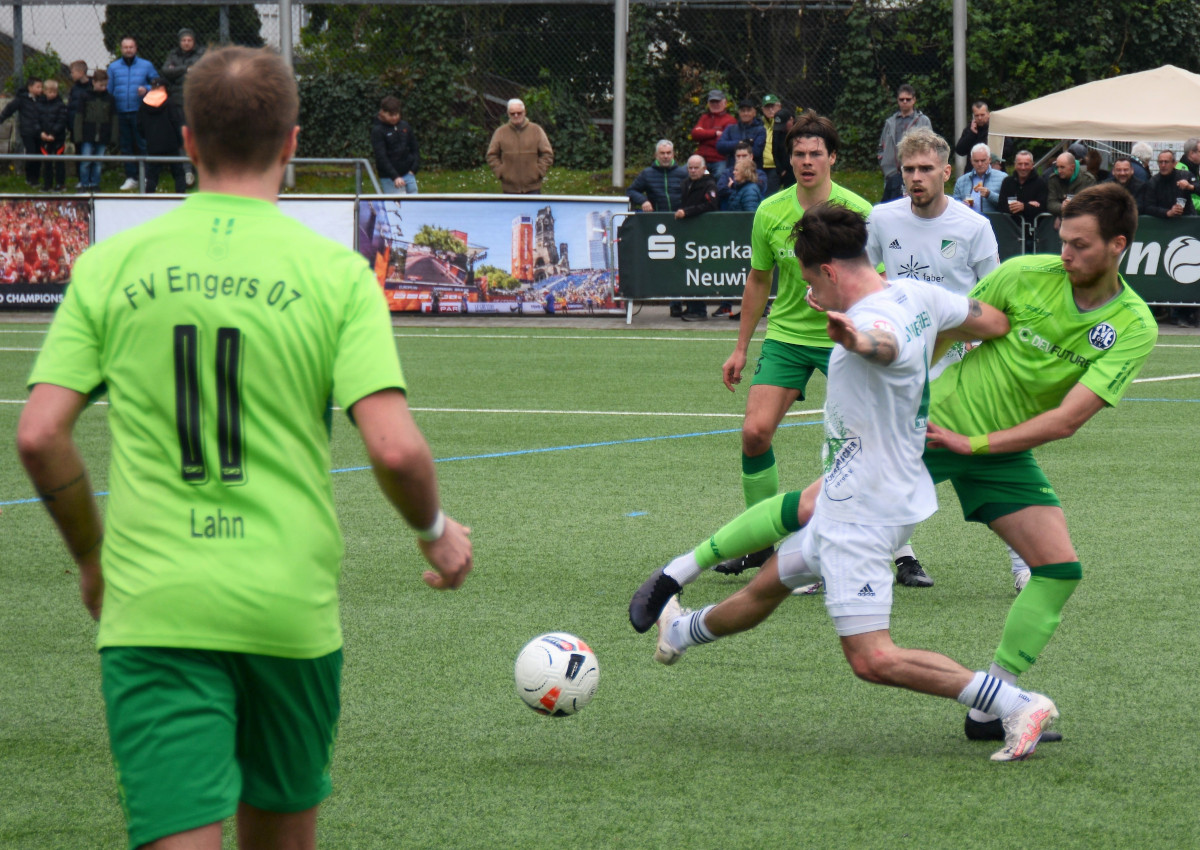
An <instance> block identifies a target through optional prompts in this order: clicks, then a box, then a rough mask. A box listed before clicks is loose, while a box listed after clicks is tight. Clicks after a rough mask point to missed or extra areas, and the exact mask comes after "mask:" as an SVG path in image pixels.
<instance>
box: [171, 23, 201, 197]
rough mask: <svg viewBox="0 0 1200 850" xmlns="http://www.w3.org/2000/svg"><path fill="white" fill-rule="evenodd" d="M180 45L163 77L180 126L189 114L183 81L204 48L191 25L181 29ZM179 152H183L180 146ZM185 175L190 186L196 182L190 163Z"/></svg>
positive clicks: (173, 52)
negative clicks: (200, 45) (185, 106)
mask: <svg viewBox="0 0 1200 850" xmlns="http://www.w3.org/2000/svg"><path fill="white" fill-rule="evenodd" d="M178 38H179V46H178V47H177V48H175V49H174V50H172V51H171V52H170V53H168V54H167V59H166V61H165V62H163V67H162V79H163V80H164V81H165V82H166V84H167V106H168V107H169V108H170V109H171V110H172V111H174V112H175V121H176V123H178V124H179V126H180V127H182V126H184V125H185V124H187V116H186V115H184V112H183V82H184V80H185V79H186V77H187V72H188V69H189V68H191V67H192V66H193V65H195V64H196V63H197V62H199V61H200V57H201V56H203V55H204V48H203V47H197V46H196V33H195V31H193V30H192V28H191V27H184V28H183V29H181V30H180V31H179V34H178ZM179 153H181V154H182V153H183V149H182V148H180V150H179ZM183 171H184V175H185V176H186V178H187V184H188V185H189V186H191V185H192V183H193V182H195V179H196V175H195V172H193V171H192V167H191V165H190V164H188V163H185V164H184V166H183Z"/></svg>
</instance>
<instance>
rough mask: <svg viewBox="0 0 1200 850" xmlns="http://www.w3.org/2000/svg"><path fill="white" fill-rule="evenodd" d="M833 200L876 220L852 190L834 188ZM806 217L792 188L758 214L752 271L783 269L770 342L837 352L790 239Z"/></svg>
mask: <svg viewBox="0 0 1200 850" xmlns="http://www.w3.org/2000/svg"><path fill="white" fill-rule="evenodd" d="M829 200H831V201H836V202H838V203H841V204H845V205H846V206H848V207H849V208H850V209H852V210H854V211H855V212H858V213H861V214H862V215H863V217H864V218H865V217H866V216H868V215H870V214H871V205H870V204H869V203H867V202H866V201H865V200H863V199H862V198H860V197H859V196H858V195H856V194H854V193H853V192H851V191H850V190H849V189H843V188H842V187H841V186H839V185H838V184H836V183H834V184H833V188H832V189H831V190H830V192H829ZM802 215H804V210H803V209H801V207H800V202H799V201H798V200H797V199H796V187H795V186H788V187H787V188H786V189H781V190H780V191H778V192H776V193H775V194H774V195H772V196H771V197H769V198H767V199H766V200H765V201H763V202H762V203H761V204H759V207H758V209H757V210H756V211H755V213H754V229H753V231H752V232H751V237H750V267H751V268H754V269H757V270H758V271H760V272H769V271H770V270H771V269H773V268H775V266H779V290H778V293H777V294H776V296H775V303H774V305H772V307H771V315H770V317H769V318H768V319H767V336H766V338H767V339H777V340H779V341H780V342H790V343H792V344H794V345H812V346H816V347H818V348H832V347H833V341H832V340H830V338H829V334H828V333H827V332H826V330H825V327H826V324H827V323H826V321H825V317H824V316H823V315H821V314H820V313H818V312H817V311H816V310H814V309H813V308H812V307H809V306H808V302H807V301H805V300H804V293H805V292H806V291H807V290H808V284H807V283H805V282H804V276H803V275H802V274H801V272H800V261H799V260H797V259H796V254H795V252H794V251H793V250H792V244H791V242H790V241H789V239H788V237H789V236H790V235H791V233H792V227H793V226H795V224H796V222H797V221H799V220H800V216H802Z"/></svg>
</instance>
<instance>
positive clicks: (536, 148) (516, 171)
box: [487, 98, 554, 195]
mask: <svg viewBox="0 0 1200 850" xmlns="http://www.w3.org/2000/svg"><path fill="white" fill-rule="evenodd" d="M487 164H488V165H489V166H491V169H492V173H493V174H495V175H496V177H497V179H499V181H500V186H501V187H502V189H503V191H504V194H506V195H540V194H542V181H543V180H545V179H546V174H547V173H548V172H549V171H550V166H552V165H553V164H554V149H553V148H552V147H550V140H549V139H548V138H547V137H546V131H545V130H543V129H542V128H541V127H540V126H538V125H537V124H535V123H533V122H532V121H530V120H529V117H528V116H527V115H526V114H525V104H524V103H523V102H522V101H520V100H518V99H516V98H513V99H512V100H510V101H509V102H508V123H507V124H501V125H500V126H499V127H497V128H496V132H495V133H493V134H492V141H491V144H489V145H488V150H487Z"/></svg>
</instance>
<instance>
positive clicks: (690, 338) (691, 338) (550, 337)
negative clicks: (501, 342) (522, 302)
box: [392, 332, 736, 343]
mask: <svg viewBox="0 0 1200 850" xmlns="http://www.w3.org/2000/svg"><path fill="white" fill-rule="evenodd" d="M392 336H394V337H395V338H396V339H521V340H526V339H533V340H539V341H546V342H553V341H555V340H560V339H570V340H588V341H591V340H603V341H605V342H608V341H609V340H614V341H618V342H621V341H624V342H629V341H633V342H644V341H647V340H653V341H662V342H724V343H729V342H731V341H736V337H732V336H696V335H693V334H691V333H688V334H686V335H683V334H681V335H679V336H604V335H603V334H602V332H599V333H597V334H595V335H587V336H572V335H569V334H545V335H535V334H437V333H417V334H392Z"/></svg>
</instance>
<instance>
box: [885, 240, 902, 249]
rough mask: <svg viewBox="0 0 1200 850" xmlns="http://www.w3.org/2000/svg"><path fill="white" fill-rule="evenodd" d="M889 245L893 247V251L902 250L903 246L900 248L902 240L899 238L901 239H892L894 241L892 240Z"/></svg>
mask: <svg viewBox="0 0 1200 850" xmlns="http://www.w3.org/2000/svg"><path fill="white" fill-rule="evenodd" d="M888 247H889V248H891V249H892V250H893V251H899V250H901V248H900V240H899V239H893V240H892V242H891V244H890V245H888Z"/></svg>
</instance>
